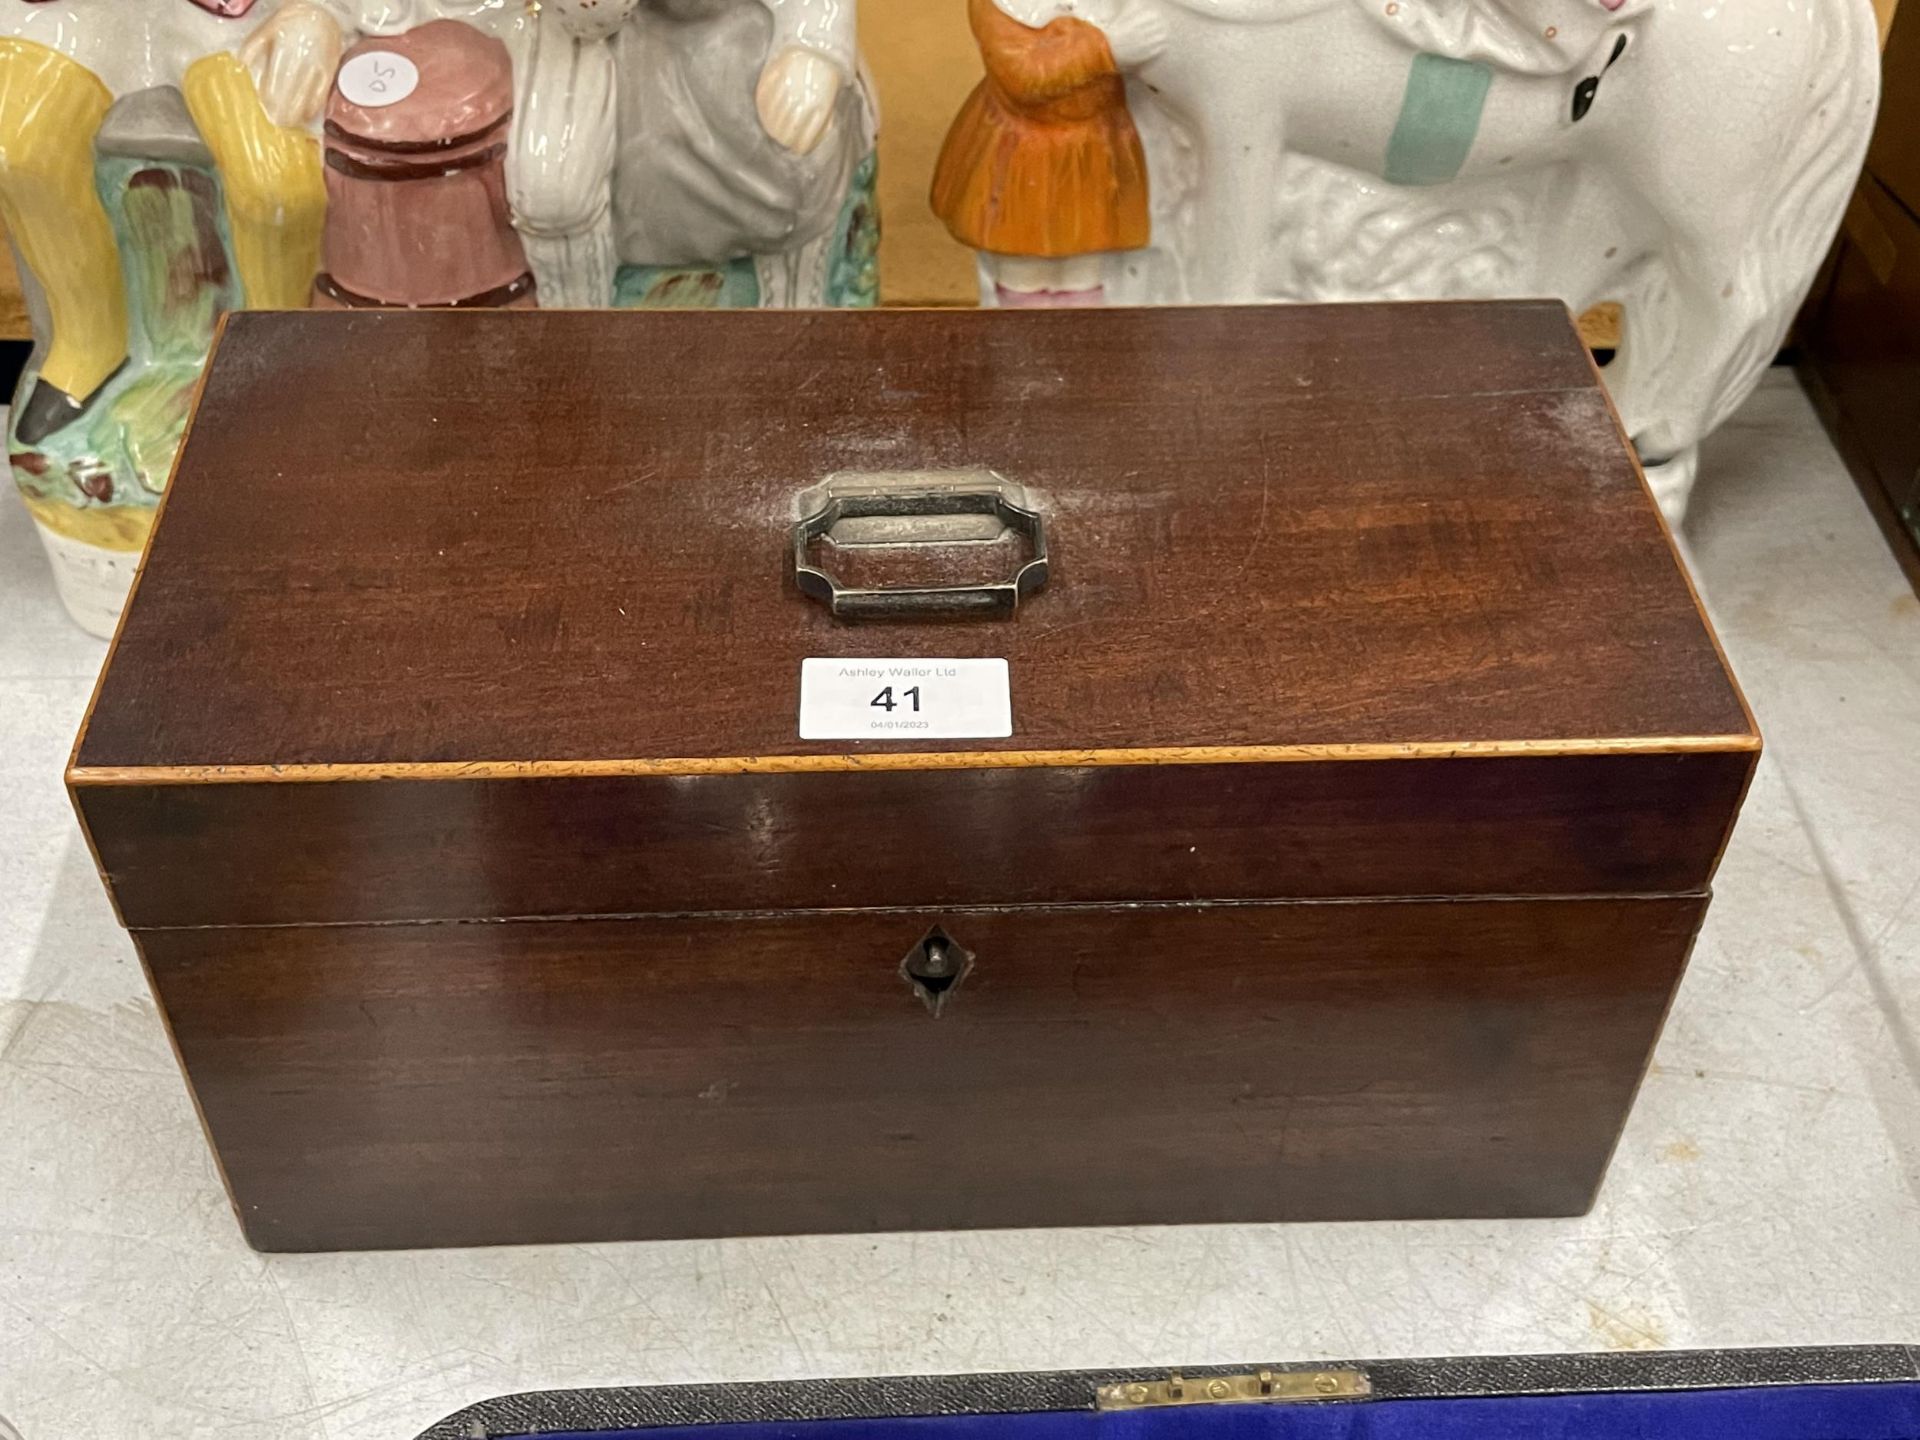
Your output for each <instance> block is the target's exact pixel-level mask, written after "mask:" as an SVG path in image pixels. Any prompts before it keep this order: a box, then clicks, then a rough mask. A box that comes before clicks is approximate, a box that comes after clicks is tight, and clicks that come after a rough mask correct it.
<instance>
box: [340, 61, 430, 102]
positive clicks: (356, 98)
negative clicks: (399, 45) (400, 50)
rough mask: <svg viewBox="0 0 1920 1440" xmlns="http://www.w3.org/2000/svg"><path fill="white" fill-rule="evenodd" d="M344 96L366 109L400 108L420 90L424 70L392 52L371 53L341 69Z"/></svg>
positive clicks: (341, 85) (341, 91) (341, 87)
mask: <svg viewBox="0 0 1920 1440" xmlns="http://www.w3.org/2000/svg"><path fill="white" fill-rule="evenodd" d="M338 84H339V86H340V93H341V95H343V96H345V97H346V99H347V100H348V101H349V102H350V103H351V104H354V105H358V106H359V107H360V108H361V109H363V110H379V109H383V108H385V107H386V106H388V105H398V104H399V103H400V102H401V101H402V100H404V99H406V98H407V97H408V96H409V95H411V94H413V92H414V91H415V90H418V89H419V88H420V67H419V66H417V65H415V64H414V63H413V61H411V60H409V59H408V58H407V57H406V56H404V55H396V54H394V52H393V51H391V50H368V51H366V52H365V53H363V54H360V55H356V56H354V57H353V58H352V59H351V60H349V61H347V63H346V64H344V65H342V66H341V67H340V79H339V81H338Z"/></svg>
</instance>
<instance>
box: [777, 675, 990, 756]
mask: <svg viewBox="0 0 1920 1440" xmlns="http://www.w3.org/2000/svg"><path fill="white" fill-rule="evenodd" d="M1011 734H1013V693H1012V689H1011V687H1010V682H1009V681H1008V678H1007V662H1006V661H1004V660H803V661H801V662H800V738H801V739H802V740H1004V739H1006V738H1007V737H1008V736H1009V735H1011Z"/></svg>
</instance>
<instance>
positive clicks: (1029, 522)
mask: <svg viewBox="0 0 1920 1440" xmlns="http://www.w3.org/2000/svg"><path fill="white" fill-rule="evenodd" d="M967 473H968V479H969V481H971V482H973V483H970V484H968V485H966V486H959V485H946V486H943V485H938V484H928V483H926V482H925V481H919V482H917V483H916V482H907V483H904V484H903V485H902V488H899V489H865V488H863V489H858V490H851V491H846V492H843V493H837V494H836V493H834V483H835V482H834V481H829V482H828V483H827V485H826V486H825V487H823V493H824V494H825V497H826V498H825V503H824V504H822V505H821V506H820V508H819V509H817V510H815V511H814V512H813V513H812V514H810V515H808V516H806V517H805V518H804V519H802V520H801V521H800V522H799V523H798V524H796V525H795V526H794V527H793V578H794V580H795V582H796V583H797V584H798V585H799V586H800V589H801V591H802V593H804V594H806V595H810V596H811V597H813V598H814V599H815V600H818V601H820V602H821V603H822V604H823V605H825V606H826V607H827V608H828V609H829V610H831V611H832V612H833V614H834V616H835V618H837V619H841V620H970V619H975V618H981V619H993V618H999V617H1004V616H1008V615H1011V614H1013V613H1014V611H1015V610H1016V609H1018V608H1019V605H1020V601H1021V599H1022V597H1024V596H1027V595H1031V594H1033V593H1034V592H1035V591H1037V590H1039V589H1040V588H1041V586H1043V585H1045V584H1046V583H1047V573H1048V564H1047V527H1046V522H1045V521H1044V520H1042V519H1041V518H1040V516H1039V515H1038V514H1037V513H1036V512H1035V511H1032V510H1029V509H1027V508H1026V507H1025V506H1024V505H1019V504H1016V503H1015V502H1014V501H1013V500H1012V499H1011V498H1009V496H1008V493H1007V491H1008V490H1009V489H1011V488H1012V487H1011V486H1009V485H1007V483H1006V482H1005V481H1001V480H1000V479H999V477H998V476H996V475H993V474H992V472H990V471H970V472H967ZM836 478H839V477H836ZM983 479H984V480H985V481H986V482H987V483H984V484H983V483H980V482H981V480H983ZM965 515H988V516H992V517H994V518H996V519H998V520H999V521H1000V523H1001V524H1002V525H1004V526H1005V527H1006V528H1007V529H1009V530H1012V531H1013V532H1015V533H1016V534H1019V535H1023V536H1025V537H1026V540H1027V543H1028V544H1029V545H1030V546H1031V547H1032V550H1033V555H1032V558H1030V559H1029V560H1028V561H1027V563H1026V564H1024V565H1022V566H1021V567H1020V569H1019V570H1018V571H1016V572H1015V573H1014V574H1013V576H1012V577H1011V578H1009V579H1007V580H1001V581H994V582H991V583H988V584H980V585H938V586H912V585H905V586H880V587H876V588H871V589H863V588H860V587H856V586H850V585H843V584H841V583H840V582H839V581H838V580H836V579H835V578H834V577H833V576H832V575H831V574H829V573H828V572H827V571H825V570H822V569H821V568H820V567H819V566H817V565H813V564H811V563H809V561H808V559H807V550H808V548H809V547H810V546H811V545H812V544H813V542H814V541H816V540H818V539H820V538H821V537H822V536H824V535H826V534H827V532H828V531H830V530H832V529H833V527H834V526H835V525H838V524H839V523H840V522H841V521H843V520H867V519H889V520H902V521H912V520H917V519H921V520H932V519H940V518H949V517H954V516H965ZM910 529H911V527H910V526H907V527H903V534H902V536H901V538H898V539H895V540H892V541H889V542H888V543H892V544H902V545H914V544H922V545H930V544H941V543H944V542H943V541H941V540H938V539H924V538H922V539H916V538H914V537H913V536H912V535H911V534H910V533H905V532H907V531H910Z"/></svg>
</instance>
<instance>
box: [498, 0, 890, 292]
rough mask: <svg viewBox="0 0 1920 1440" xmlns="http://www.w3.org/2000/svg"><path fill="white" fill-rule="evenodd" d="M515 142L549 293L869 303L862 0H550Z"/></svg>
mask: <svg viewBox="0 0 1920 1440" xmlns="http://www.w3.org/2000/svg"><path fill="white" fill-rule="evenodd" d="M536 30H537V31H538V32H539V33H538V34H537V35H536V38H535V40H534V42H533V43H532V44H531V45H530V46H529V47H528V49H527V50H526V51H525V52H524V53H523V58H522V63H523V67H524V71H525V73H523V76H522V79H521V82H520V93H521V96H522V105H523V107H524V108H525V110H526V112H527V114H528V115H529V116H533V115H536V114H538V115H541V116H543V117H544V118H542V120H541V122H540V133H541V134H542V135H543V136H544V137H546V143H545V144H544V146H543V149H542V152H541V153H540V155H538V156H537V157H536V156H533V155H532V154H530V153H527V152H528V151H529V148H530V147H528V146H526V145H525V144H524V140H523V143H522V145H521V150H522V152H523V155H522V157H520V158H510V160H509V168H510V170H511V171H512V177H511V183H512V185H513V189H514V213H515V217H516V219H517V221H518V222H519V224H520V227H521V232H522V235H523V237H524V238H525V240H526V242H527V246H528V252H529V254H530V256H531V257H532V260H533V268H534V273H535V274H536V276H537V277H538V280H539V285H540V290H541V294H542V296H543V300H544V303H547V304H564V305H604V304H607V303H608V302H609V300H610V299H611V301H612V302H613V303H615V304H619V305H649V306H651V305H692V306H741V305H745V306H753V305H822V304H826V305H870V304H872V303H874V301H875V299H876V298H877V291H878V286H877V280H876V273H877V272H876V268H875V265H876V258H875V252H876V250H877V245H878V222H877V216H876V213H875V208H874V203H873V189H874V140H875V133H876V127H875V118H874V109H873V101H872V96H871V93H870V91H869V88H868V86H867V84H866V81H865V79H864V77H863V76H862V75H861V73H860V66H859V60H858V55H857V50H856V45H855V33H854V5H853V3H852V0H547V3H545V4H543V5H542V7H541V11H540V14H539V15H538V17H537V20H536Z"/></svg>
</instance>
